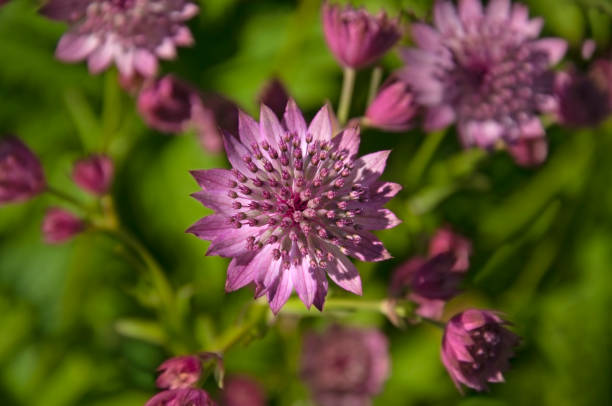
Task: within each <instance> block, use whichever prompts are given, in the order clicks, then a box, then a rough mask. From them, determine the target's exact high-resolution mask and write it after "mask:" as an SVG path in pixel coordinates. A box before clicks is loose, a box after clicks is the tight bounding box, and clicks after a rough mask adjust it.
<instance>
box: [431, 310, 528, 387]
mask: <svg viewBox="0 0 612 406" xmlns="http://www.w3.org/2000/svg"><path fill="white" fill-rule="evenodd" d="M507 325H508V323H507V322H506V321H504V320H502V319H501V318H500V317H499V316H498V315H497V313H495V312H490V311H485V310H475V309H471V310H466V311H464V312H463V313H459V314H457V315H456V316H454V317H453V318H452V319H451V320H450V321H449V322H448V323H447V325H446V329H445V330H444V337H443V338H442V350H441V356H442V362H443V363H444V366H445V367H446V369H447V371H448V373H449V374H450V376H451V378H452V379H453V382H455V385H456V386H457V388H458V389H459V390H460V391H461V390H462V389H461V384H463V385H465V386H467V387H470V388H472V389H475V390H477V391H482V390H486V389H488V386H487V383H489V382H503V380H504V377H503V373H504V372H505V371H506V370H508V369H509V367H510V364H509V362H508V360H509V359H510V358H511V357H512V356H513V355H514V353H513V348H514V347H515V346H517V345H518V343H519V337H518V336H517V335H515V334H514V333H512V332H511V331H509V330H507V329H506V328H505V326H507Z"/></svg>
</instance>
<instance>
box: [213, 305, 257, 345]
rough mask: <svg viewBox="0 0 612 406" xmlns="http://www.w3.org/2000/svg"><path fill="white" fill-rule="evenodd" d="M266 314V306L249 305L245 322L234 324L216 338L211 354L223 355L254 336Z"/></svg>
mask: <svg viewBox="0 0 612 406" xmlns="http://www.w3.org/2000/svg"><path fill="white" fill-rule="evenodd" d="M267 314H268V306H267V304H261V303H259V302H253V303H251V305H250V307H249V310H248V312H247V315H246V320H244V321H243V322H241V323H237V324H235V325H234V326H233V327H231V328H229V329H227V330H225V332H224V333H223V334H222V335H221V336H220V337H218V338H217V340H216V341H215V343H214V344H213V346H212V352H216V353H221V354H222V353H224V352H226V351H227V350H229V349H230V348H231V347H233V346H234V345H236V344H238V343H239V342H241V341H242V340H243V339H244V338H246V337H247V336H249V335H250V334H254V333H255V330H256V328H257V326H258V325H260V324H261V323H262V321H264V320H265V317H266V315H267Z"/></svg>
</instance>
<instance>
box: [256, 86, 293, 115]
mask: <svg viewBox="0 0 612 406" xmlns="http://www.w3.org/2000/svg"><path fill="white" fill-rule="evenodd" d="M257 100H258V104H265V105H266V106H268V107H270V109H272V111H273V112H274V114H276V117H278V118H279V119H282V118H283V114H284V113H285V106H287V103H288V102H289V93H288V92H287V89H286V88H285V85H283V82H281V81H280V80H279V79H278V78H273V79H271V80H270V81H268V83H266V85H265V86H264V87H263V89H262V90H261V92H260V93H259V96H258V97H257Z"/></svg>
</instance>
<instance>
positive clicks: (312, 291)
mask: <svg viewBox="0 0 612 406" xmlns="http://www.w3.org/2000/svg"><path fill="white" fill-rule="evenodd" d="M294 247H296V245H295V244H294ZM296 249H297V247H296ZM317 272H320V271H319V270H318V269H317V268H316V267H312V266H311V265H310V257H309V256H307V255H304V256H302V260H301V262H300V263H298V264H297V265H293V283H294V285H295V291H296V292H297V294H298V296H299V298H300V300H301V301H302V302H304V304H305V305H306V307H307V308H308V309H310V306H312V303H313V302H314V299H315V295H316V293H317V278H316V274H317Z"/></svg>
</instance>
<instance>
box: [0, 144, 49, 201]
mask: <svg viewBox="0 0 612 406" xmlns="http://www.w3.org/2000/svg"><path fill="white" fill-rule="evenodd" d="M46 186H47V183H46V181H45V175H44V173H43V170H42V167H41V165H40V161H39V160H38V158H37V157H36V155H34V154H33V153H32V151H30V149H29V148H28V147H27V146H26V145H25V144H24V143H23V142H21V141H20V140H19V139H18V138H16V137H13V136H5V137H2V138H1V139H0V205H2V204H5V203H13V202H22V201H25V200H28V199H31V198H32V197H34V196H36V195H38V194H39V193H41V192H43V191H44V190H45V188H46Z"/></svg>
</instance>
